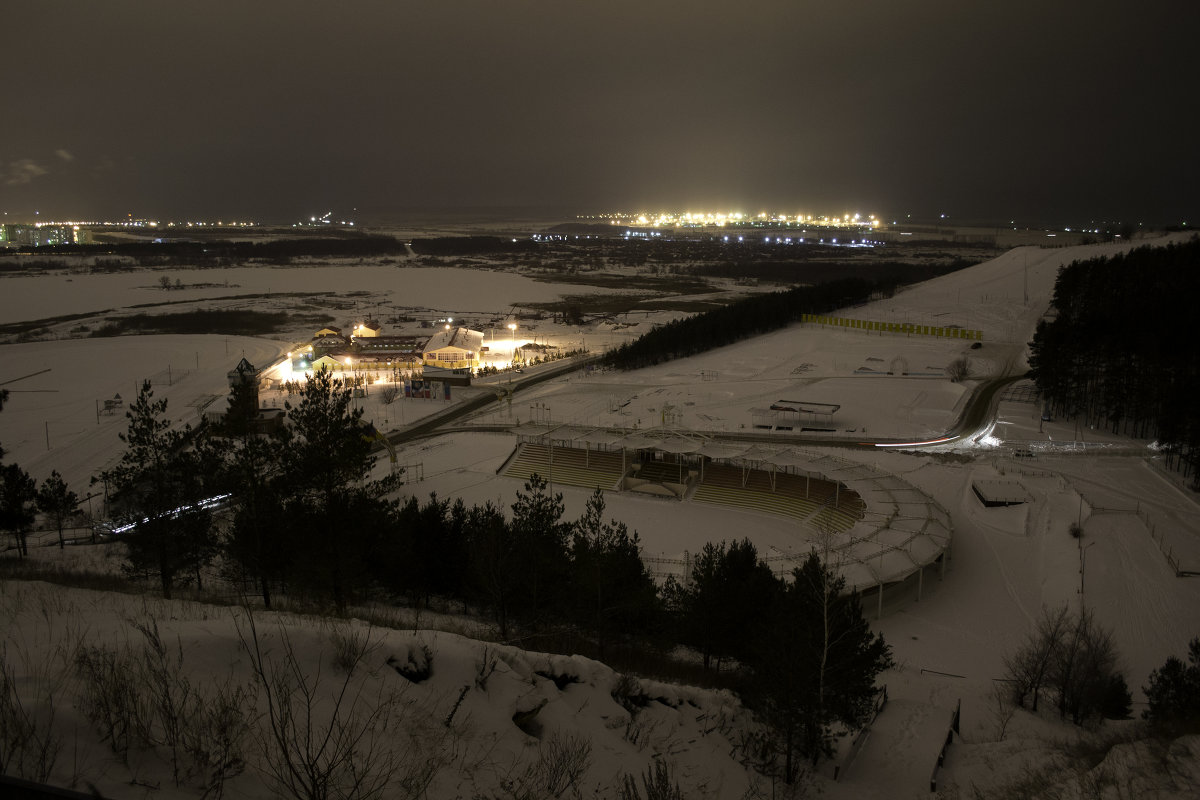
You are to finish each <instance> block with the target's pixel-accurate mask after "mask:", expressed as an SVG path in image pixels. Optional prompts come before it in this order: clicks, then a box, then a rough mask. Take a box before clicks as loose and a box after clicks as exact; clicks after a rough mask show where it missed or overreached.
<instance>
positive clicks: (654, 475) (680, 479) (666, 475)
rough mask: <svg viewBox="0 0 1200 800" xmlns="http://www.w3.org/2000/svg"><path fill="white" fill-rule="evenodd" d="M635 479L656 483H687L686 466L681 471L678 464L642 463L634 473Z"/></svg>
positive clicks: (663, 462)
mask: <svg viewBox="0 0 1200 800" xmlns="http://www.w3.org/2000/svg"><path fill="white" fill-rule="evenodd" d="M634 474H635V475H637V477H639V478H642V479H643V480H647V481H654V482H656V483H687V480H688V466H687V465H686V464H685V465H684V466H683V469H682V471H681V470H680V467H679V465H678V464H671V463H668V462H666V461H643V462H642V465H641V467H640V468H639V469H638V470H637V472H635V473H634Z"/></svg>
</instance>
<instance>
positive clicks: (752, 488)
mask: <svg viewBox="0 0 1200 800" xmlns="http://www.w3.org/2000/svg"><path fill="white" fill-rule="evenodd" d="M692 499H693V500H695V501H696V502H698V503H711V504H714V505H724V506H733V507H735V508H744V509H747V510H751V511H761V512H765V513H768V514H778V515H780V516H784V517H791V518H793V519H796V520H799V521H801V522H803V523H805V524H807V525H810V526H812V527H815V528H817V529H818V530H831V531H836V532H839V533H840V532H843V531H848V530H850V529H851V528H853V527H854V525H855V524H856V523H857V522H858V521H859V520H860V519H862V518H863V515H864V513H865V510H866V503H864V502H863V500H862V498H861V497H860V496H859V495H858V493H857V492H855V491H854V490H853V489H850V488H848V487H846V486H845V485H839V484H836V483H834V482H833V481H829V480H825V479H823V478H813V477H810V476H805V475H794V474H792V473H790V472H776V473H775V474H774V475H772V474H771V473H769V472H767V471H765V470H761V469H740V468H738V467H734V466H730V465H728V464H708V465H706V466H705V469H704V478H703V480H702V481H701V482H700V485H699V486H697V487H696V490H695V491H694V492H693V493H692Z"/></svg>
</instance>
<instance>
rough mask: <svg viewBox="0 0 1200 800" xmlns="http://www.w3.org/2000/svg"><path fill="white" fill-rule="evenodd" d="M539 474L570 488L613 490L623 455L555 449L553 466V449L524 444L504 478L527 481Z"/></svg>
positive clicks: (508, 467)
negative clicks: (551, 455)
mask: <svg viewBox="0 0 1200 800" xmlns="http://www.w3.org/2000/svg"><path fill="white" fill-rule="evenodd" d="M534 473H537V474H538V475H541V476H542V477H543V478H546V479H547V480H553V481H554V482H555V483H561V484H565V485H567V486H583V487H586V488H589V489H595V488H597V487H599V488H601V489H611V488H613V487H615V486H616V484H617V481H619V480H620V479H621V473H622V471H621V454H620V453H612V452H606V451H601V450H593V451H587V450H580V449H578V448H572V447H555V448H554V462H553V464H551V460H550V448H549V447H548V446H546V445H540V444H528V443H527V444H522V445H521V446H520V447H519V449H518V452H517V454H516V455H515V456H514V457H513V458H512V459H511V460H509V462H508V465H507V466H506V467H505V469H504V474H505V475H506V476H508V477H510V478H520V479H523V480H528V479H529V477H530V476H531V475H533V474H534Z"/></svg>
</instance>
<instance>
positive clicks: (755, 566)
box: [666, 539, 781, 670]
mask: <svg viewBox="0 0 1200 800" xmlns="http://www.w3.org/2000/svg"><path fill="white" fill-rule="evenodd" d="M780 591H781V584H780V582H779V581H778V579H776V578H775V576H774V575H772V573H771V569H770V567H768V566H767V565H766V564H765V563H764V562H763V561H761V560H760V559H759V557H758V550H757V549H756V548H755V547H754V545H753V543H751V542H750V540H749V539H744V540H742V541H740V542H737V541H735V542H732V543H730V544H728V545H726V543H725V542H722V543H721V544H719V545H714V544H712V543H711V542H710V543H708V544H706V545H705V546H704V548H703V550H701V552H700V553H699V555H698V556H697V558H696V561H695V563H694V564H693V566H692V573H691V575H690V579H689V581H688V583H687V585H685V586H679V585H677V584H674V585H669V586H668V588H667V590H666V594H667V599H668V603H669V605H670V606H671V607H672V611H673V616H674V617H675V619H676V623H677V625H678V626H679V635H680V639H681V641H683V643H684V644H687V645H690V646H692V647H695V648H696V649H697V650H698V651H699V652H700V655H701V657H702V658H703V659H704V666H705V668H707V667H709V665H710V664H712V663H713V661H714V660H715V661H716V665H717V669H718V670H719V669H720V665H721V661H722V660H723V659H728V658H733V659H738V660H743V659H745V658H746V657H747V656H748V655H749V654H750V653H751V652H752V649H753V644H754V642H755V641H756V639H757V638H758V637H759V636H761V635H762V631H761V626H762V620H763V618H762V609H765V608H769V607H771V605H772V604H773V603H774V602H775V596H776V595H777V594H778V593H779V592H780Z"/></svg>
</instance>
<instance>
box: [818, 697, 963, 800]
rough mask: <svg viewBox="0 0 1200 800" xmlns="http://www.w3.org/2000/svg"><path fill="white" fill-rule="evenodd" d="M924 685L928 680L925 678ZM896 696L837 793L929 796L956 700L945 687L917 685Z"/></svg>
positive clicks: (878, 796) (839, 785)
mask: <svg viewBox="0 0 1200 800" xmlns="http://www.w3.org/2000/svg"><path fill="white" fill-rule="evenodd" d="M922 683H923V682H922ZM899 694H900V695H901V696H899V697H896V696H893V697H892V698H891V699H890V700H889V701H888V704H887V706H886V707H885V708H884V709H883V712H882V713H881V714H880V715H879V718H878V719H877V720H876V721H875V725H874V727H873V728H872V730H871V733H870V736H869V737H868V738H867V741H866V744H865V745H863V749H862V750H861V751H860V752H859V754H858V757H857V758H856V759H855V760H854V762H853V763H852V764H851V765H850V767H849V768H848V769H847V770H846V772H845V773H844V775H843V776H842V778H841V780H839V781H838V782H837V784H836V789H831V790H830V793H829V794H830V795H831V796H833V797H848V798H849V797H854V798H888V799H889V800H892V799H894V798H908V797H922V798H927V797H928V796H929V779H930V776H931V774H932V772H933V767H934V765H935V764H937V757H938V752H939V751H940V750H941V747H942V742H943V741H945V736H946V731H947V729H948V727H949V724H950V716H951V713H952V712H953V711H954V704H955V700H953V699H952V698H950V697H949V695H947V693H946V691H945V689H944V688H940V687H937V686H931V687H924V686H919V685H911V686H907V687H904V688H901V689H900V690H899Z"/></svg>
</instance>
